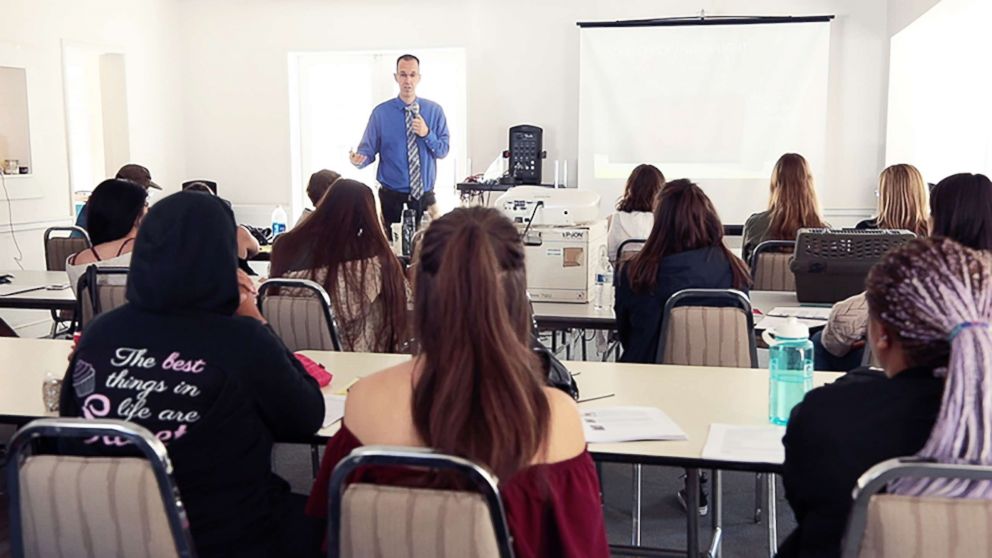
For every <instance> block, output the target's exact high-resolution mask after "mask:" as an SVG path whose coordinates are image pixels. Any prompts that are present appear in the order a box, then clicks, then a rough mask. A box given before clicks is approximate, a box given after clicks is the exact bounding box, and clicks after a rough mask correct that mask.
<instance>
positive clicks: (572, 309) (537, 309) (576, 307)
mask: <svg viewBox="0 0 992 558" xmlns="http://www.w3.org/2000/svg"><path fill="white" fill-rule="evenodd" d="M750 299H751V308H753V309H755V310H758V311H760V312H761V313H767V312H768V311H769V310H771V309H772V308H775V307H778V306H806V304H802V303H800V302H799V300H798V299H797V298H796V293H795V292H792V291H751V293H750ZM812 306H822V305H812ZM534 320H535V321H536V322H537V325H538V327H540V328H543V329H569V328H574V329H615V328H616V316H615V315H614V313H613V307H612V304H611V305H610V306H607V307H603V308H599V309H597V308H596V307H595V306H594V305H593V304H592V303H587V304H570V303H567V302H535V303H534Z"/></svg>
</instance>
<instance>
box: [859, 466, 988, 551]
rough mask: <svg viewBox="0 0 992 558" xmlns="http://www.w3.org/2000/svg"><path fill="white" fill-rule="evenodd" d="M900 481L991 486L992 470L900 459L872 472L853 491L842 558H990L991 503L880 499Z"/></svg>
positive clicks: (899, 496) (950, 500)
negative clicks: (968, 482)
mask: <svg viewBox="0 0 992 558" xmlns="http://www.w3.org/2000/svg"><path fill="white" fill-rule="evenodd" d="M900 478H903V479H904V478H930V479H967V480H971V481H985V482H992V467H989V466H979V465H952V464H944V463H934V462H927V461H921V460H919V459H918V458H896V459H889V460H887V461H883V462H881V463H879V464H878V465H875V466H874V467H872V468H871V469H868V471H867V472H866V473H865V474H863V475H861V478H859V479H858V484H857V486H855V488H854V490H853V494H852V495H853V497H854V505H853V506H852V507H851V513H850V515H849V516H848V524H847V534H846V535H845V537H844V542H843V556H844V558H882V557H897V556H898V557H902V556H915V557H917V558H964V557H971V556H992V536H990V535H992V524H990V523H989V517H990V516H992V500H979V499H964V498H939V497H928V496H921V497H920V496H901V495H895V494H880V492H882V491H883V490H885V488H886V487H887V486H888V485H889V483H890V482H892V481H894V480H896V479H900Z"/></svg>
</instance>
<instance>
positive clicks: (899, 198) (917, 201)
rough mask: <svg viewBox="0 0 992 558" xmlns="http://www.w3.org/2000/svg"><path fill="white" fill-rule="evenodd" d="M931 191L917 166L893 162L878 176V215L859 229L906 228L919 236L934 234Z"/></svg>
mask: <svg viewBox="0 0 992 558" xmlns="http://www.w3.org/2000/svg"><path fill="white" fill-rule="evenodd" d="M929 194H930V193H929V192H928V191H927V183H926V182H925V181H924V180H923V175H922V174H920V171H919V170H917V168H916V167H914V166H913V165H906V164H899V165H892V166H890V167H888V168H887V169H885V170H884V171H882V174H881V175H879V177H878V215H876V216H875V217H873V218H871V219H866V220H864V221H861V222H860V223H858V224H857V228H859V229H904V230H907V231H909V232H911V233H914V234H915V235H916V236H927V235H928V234H929V233H930V195H929Z"/></svg>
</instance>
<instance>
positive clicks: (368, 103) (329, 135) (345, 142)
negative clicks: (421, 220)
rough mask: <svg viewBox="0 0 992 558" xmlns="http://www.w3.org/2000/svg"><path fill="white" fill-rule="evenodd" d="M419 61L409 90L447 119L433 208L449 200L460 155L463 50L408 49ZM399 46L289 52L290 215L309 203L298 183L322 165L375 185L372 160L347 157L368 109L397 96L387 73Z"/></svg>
mask: <svg viewBox="0 0 992 558" xmlns="http://www.w3.org/2000/svg"><path fill="white" fill-rule="evenodd" d="M410 52H412V53H413V54H415V55H416V56H417V57H418V58H419V59H420V64H421V72H422V75H423V78H422V80H421V82H420V85H419V86H418V87H417V95H418V96H420V97H424V98H427V99H430V100H432V101H436V102H437V103H440V105H441V107H442V108H443V109H444V114H445V116H446V118H447V120H448V130H449V133H450V135H451V149H450V151H449V153H448V156H447V157H445V158H444V159H440V160H438V162H437V180H436V181H435V183H434V189H435V192H436V195H437V201H438V205H439V206H440V209H441V211H442V212H443V211H448V210H450V209H452V208H454V207H455V205H457V200H458V197H457V193H456V191H455V183H456V182H457V179H456V177H457V173H458V172H462V173H464V169H465V164H464V161H465V157H466V154H467V153H468V147H467V141H466V138H467V135H468V124H467V122H466V112H467V111H466V104H467V100H466V88H465V81H466V80H465V50H464V49H460V48H445V49H419V50H414V51H410ZM402 54H405V52H401V51H380V52H319V53H293V54H290V57H289V69H290V71H289V90H290V103H291V107H290V115H291V116H290V134H291V138H290V145H291V150H292V156H293V164H292V167H293V171H292V172H293V174H292V181H293V200H292V210H293V216H292V219H293V220H295V219H296V218H297V217H298V216H299V214H300V213H301V212H302V211H303V208H304V207H307V206H309V205H310V202H309V200H308V199H307V198H306V182H307V180H309V178H310V174H312V173H313V172H315V171H317V170H320V169H323V168H327V169H331V170H334V171H337V172H339V173H341V175H342V176H344V177H346V178H353V179H355V180H360V181H362V182H364V183H365V184H368V185H369V186H372V187H375V185H376V184H377V183H376V181H375V173H376V167H377V164H378V163H373V164H371V165H369V166H368V167H365V168H364V169H361V170H359V169H356V168H355V167H354V166H352V164H351V162H350V161H349V160H348V152H349V150H354V149H356V148H357V147H358V143H359V142H360V141H361V139H362V133H363V132H364V131H365V126H366V124H367V123H368V118H369V115H370V114H371V112H372V109H373V108H374V107H375V106H376V105H378V104H379V103H381V102H383V101H385V100H387V99H389V98H392V97H395V96H396V95H397V87H396V82H395V81H394V80H393V73H394V72H395V70H396V58H398V57H399V56H400V55H402Z"/></svg>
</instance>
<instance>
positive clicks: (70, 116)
mask: <svg viewBox="0 0 992 558" xmlns="http://www.w3.org/2000/svg"><path fill="white" fill-rule="evenodd" d="M62 75H63V80H64V83H65V119H66V134H67V144H68V148H69V184H70V185H71V187H72V191H73V193H76V192H89V191H92V190H93V188H95V187H96V185H97V184H99V183H100V182H102V181H103V180H104V179H106V178H107V177H108V176H114V175H115V174H116V173H117V169H119V168H120V167H121V166H122V165H124V164H125V163H127V162H128V161H129V160H130V157H131V156H130V136H129V132H128V112H127V92H126V83H125V71H124V55H123V54H121V53H119V52H113V51H112V49H109V48H104V47H99V46H93V45H84V44H74V43H68V42H66V43H63V45H62ZM77 201H80V200H79V199H77Z"/></svg>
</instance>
